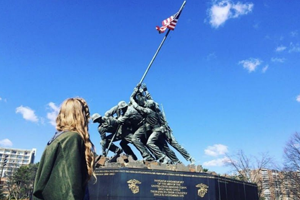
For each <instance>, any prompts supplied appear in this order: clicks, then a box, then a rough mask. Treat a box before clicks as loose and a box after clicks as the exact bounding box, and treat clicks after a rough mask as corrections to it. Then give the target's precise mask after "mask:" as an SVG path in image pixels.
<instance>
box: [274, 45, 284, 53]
mask: <svg viewBox="0 0 300 200" xmlns="http://www.w3.org/2000/svg"><path fill="white" fill-rule="evenodd" d="M285 49H286V47H285V46H279V47H277V48H276V49H275V51H276V52H281V51H284V50H285Z"/></svg>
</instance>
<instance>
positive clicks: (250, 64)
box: [239, 58, 261, 73]
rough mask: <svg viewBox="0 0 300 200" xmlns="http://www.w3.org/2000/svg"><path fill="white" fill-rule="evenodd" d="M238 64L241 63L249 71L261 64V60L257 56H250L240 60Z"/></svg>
mask: <svg viewBox="0 0 300 200" xmlns="http://www.w3.org/2000/svg"><path fill="white" fill-rule="evenodd" d="M239 64H241V65H243V67H244V68H245V69H247V70H248V71H249V73H250V72H253V71H255V69H256V68H257V67H258V66H259V65H260V64H261V61H260V60H259V59H257V58H250V59H248V60H242V61H240V62H239Z"/></svg>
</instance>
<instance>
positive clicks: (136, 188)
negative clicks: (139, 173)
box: [127, 179, 141, 194]
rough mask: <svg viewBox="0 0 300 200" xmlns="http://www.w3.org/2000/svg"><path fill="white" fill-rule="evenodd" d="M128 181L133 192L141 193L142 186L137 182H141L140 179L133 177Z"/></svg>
mask: <svg viewBox="0 0 300 200" xmlns="http://www.w3.org/2000/svg"><path fill="white" fill-rule="evenodd" d="M127 183H128V188H129V189H130V190H131V192H132V193H133V194H136V193H139V191H140V188H139V186H138V185H136V184H141V182H140V181H138V180H136V179H131V180H129V181H127Z"/></svg>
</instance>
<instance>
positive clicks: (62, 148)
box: [33, 132, 87, 200]
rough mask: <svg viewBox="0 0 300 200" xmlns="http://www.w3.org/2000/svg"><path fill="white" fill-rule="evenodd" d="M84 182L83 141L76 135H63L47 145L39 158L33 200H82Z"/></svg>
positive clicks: (68, 133) (67, 133) (85, 173)
mask: <svg viewBox="0 0 300 200" xmlns="http://www.w3.org/2000/svg"><path fill="white" fill-rule="evenodd" d="M86 179H87V167H86V161H85V146H84V141H83V139H82V138H81V136H80V135H79V134H78V133H75V132H63V133H61V134H60V135H59V136H58V137H56V138H54V139H53V140H51V141H50V142H49V143H48V145H47V147H46V149H45V151H44V153H43V155H42V158H41V160H40V164H39V168H38V170H37V173H36V178H35V183H34V191H33V195H34V197H33V199H35V200H38V199H46V200H47V199H49V200H73V199H76V200H82V199H83V198H84V195H85V188H86V182H87V181H86Z"/></svg>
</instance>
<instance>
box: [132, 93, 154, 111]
mask: <svg viewBox="0 0 300 200" xmlns="http://www.w3.org/2000/svg"><path fill="white" fill-rule="evenodd" d="M138 92H139V88H138V87H135V88H134V90H133V93H132V94H131V96H130V102H131V104H132V106H133V107H134V108H135V109H136V110H137V111H139V112H141V113H142V114H149V113H150V110H149V108H144V107H142V106H140V105H139V104H138V103H137V102H136V101H135V95H136V94H137V93H138Z"/></svg>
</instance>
